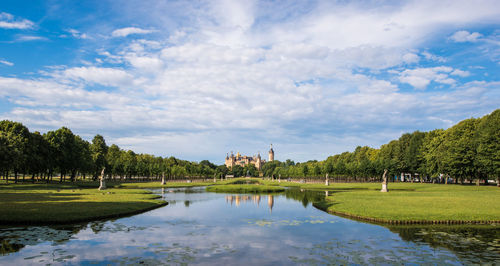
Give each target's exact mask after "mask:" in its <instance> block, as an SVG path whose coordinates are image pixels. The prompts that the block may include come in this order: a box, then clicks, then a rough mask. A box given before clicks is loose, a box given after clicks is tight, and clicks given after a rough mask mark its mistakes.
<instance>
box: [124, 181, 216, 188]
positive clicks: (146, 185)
mask: <svg viewBox="0 0 500 266" xmlns="http://www.w3.org/2000/svg"><path fill="white" fill-rule="evenodd" d="M212 184H214V183H213V182H192V183H186V182H167V183H165V185H162V184H161V183H160V182H136V183H135V182H134V183H121V184H120V185H119V187H123V188H167V187H173V188H175V187H201V186H209V185H212Z"/></svg>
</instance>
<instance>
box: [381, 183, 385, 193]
mask: <svg viewBox="0 0 500 266" xmlns="http://www.w3.org/2000/svg"><path fill="white" fill-rule="evenodd" d="M380 192H387V184H382V189H381V190H380Z"/></svg>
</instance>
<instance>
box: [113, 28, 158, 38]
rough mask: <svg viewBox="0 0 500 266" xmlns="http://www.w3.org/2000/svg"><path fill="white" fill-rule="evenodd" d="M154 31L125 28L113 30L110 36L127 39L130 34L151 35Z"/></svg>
mask: <svg viewBox="0 0 500 266" xmlns="http://www.w3.org/2000/svg"><path fill="white" fill-rule="evenodd" d="M155 31H156V30H146V29H141V28H136V27H127V28H121V29H117V30H114V31H113V32H112V33H111V36H113V37H127V36H128V35H131V34H148V33H153V32H155Z"/></svg>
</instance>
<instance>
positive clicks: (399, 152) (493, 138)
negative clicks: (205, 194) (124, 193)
mask: <svg viewBox="0 0 500 266" xmlns="http://www.w3.org/2000/svg"><path fill="white" fill-rule="evenodd" d="M103 168H105V169H106V171H105V173H106V175H108V176H110V177H112V178H128V179H130V178H148V179H151V178H156V179H160V178H161V177H162V176H163V175H165V176H166V177H167V178H170V179H181V178H196V177H199V178H200V177H203V178H211V177H214V176H217V177H220V176H221V175H227V174H232V175H234V176H235V177H238V176H246V175H250V176H259V175H260V174H263V175H264V176H275V177H280V176H281V177H282V178H288V177H294V178H304V177H305V178H324V176H325V175H326V174H329V175H330V176H331V177H333V178H345V179H354V180H358V181H368V180H378V179H379V178H380V176H381V173H382V172H383V171H384V169H388V171H389V174H390V176H400V175H401V173H405V174H406V176H410V177H411V180H414V179H413V178H414V177H415V176H418V178H419V180H426V181H430V180H431V179H434V180H436V179H437V178H441V180H446V181H447V180H448V177H451V178H453V179H454V180H455V181H456V182H458V181H462V182H463V181H465V180H469V181H472V180H473V179H476V180H487V179H489V178H496V179H499V178H500V109H498V110H496V111H494V112H492V113H491V114H489V115H486V116H484V117H482V118H477V119H476V118H471V119H466V120H463V121H461V122H459V123H458V124H456V125H455V126H453V127H451V128H448V129H447V130H443V129H436V130H433V131H430V132H420V131H415V132H413V133H406V134H403V135H402V136H401V137H400V138H399V139H397V140H393V141H391V142H389V143H387V144H384V145H382V146H381V147H380V148H379V149H374V148H370V147H367V146H364V147H357V148H356V149H355V150H354V151H353V152H344V153H342V154H337V155H333V156H330V157H328V158H327V159H326V160H324V161H308V162H304V163H295V162H294V161H291V160H286V161H285V162H280V161H272V162H267V163H265V164H264V165H263V167H262V169H261V171H260V172H259V171H258V170H257V169H256V168H255V166H254V165H247V166H245V167H241V166H235V167H233V168H232V169H227V168H226V166H225V165H220V166H216V165H214V164H213V163H211V162H209V161H207V160H204V161H201V162H199V163H197V162H189V161H185V160H179V159H177V158H174V157H169V158H162V157H158V156H153V155H149V154H137V153H135V152H133V151H131V150H123V149H120V148H119V147H118V146H117V145H111V146H109V147H108V146H107V144H106V141H105V140H104V138H103V137H102V136H101V135H96V136H95V137H94V138H93V139H92V141H91V142H88V141H86V140H84V139H82V138H81V137H80V136H78V135H75V134H73V133H72V132H71V130H69V129H68V128H65V127H62V128H60V129H58V130H55V131H49V132H47V133H45V134H43V135H42V134H40V133H39V132H30V131H29V130H28V128H26V127H25V126H24V125H22V124H21V123H18V122H12V121H8V120H4V121H1V122H0V175H1V176H2V177H3V178H8V176H9V175H10V174H13V175H14V179H15V180H16V182H17V180H18V176H19V175H22V176H23V178H24V177H25V175H29V176H31V178H32V180H35V178H40V179H44V180H47V181H48V180H51V179H52V177H53V176H60V177H61V179H60V180H61V182H62V181H64V180H65V179H66V177H69V178H68V179H69V180H71V181H74V180H75V179H76V178H78V177H80V178H86V177H89V176H90V177H91V178H93V179H96V178H97V176H98V174H99V173H100V171H101V170H102V169H103ZM443 177H444V179H443ZM499 182H500V180H499Z"/></svg>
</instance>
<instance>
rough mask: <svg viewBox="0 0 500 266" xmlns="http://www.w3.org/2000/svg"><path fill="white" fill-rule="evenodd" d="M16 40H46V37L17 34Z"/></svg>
mask: <svg viewBox="0 0 500 266" xmlns="http://www.w3.org/2000/svg"><path fill="white" fill-rule="evenodd" d="M16 40H17V41H20V42H30V41H46V40H47V38H45V37H42V36H35V35H19V36H17V38H16Z"/></svg>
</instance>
